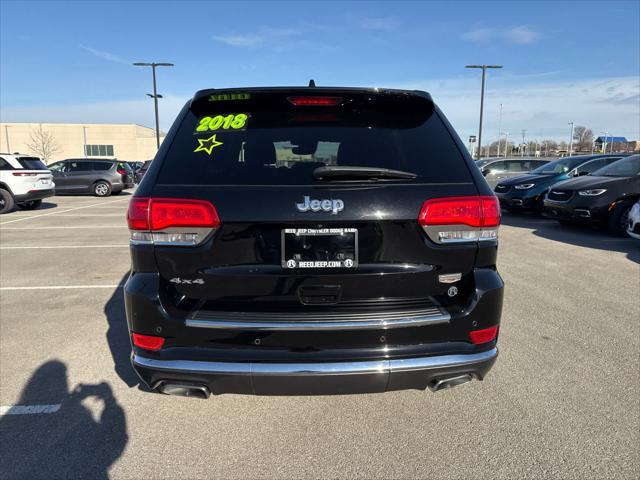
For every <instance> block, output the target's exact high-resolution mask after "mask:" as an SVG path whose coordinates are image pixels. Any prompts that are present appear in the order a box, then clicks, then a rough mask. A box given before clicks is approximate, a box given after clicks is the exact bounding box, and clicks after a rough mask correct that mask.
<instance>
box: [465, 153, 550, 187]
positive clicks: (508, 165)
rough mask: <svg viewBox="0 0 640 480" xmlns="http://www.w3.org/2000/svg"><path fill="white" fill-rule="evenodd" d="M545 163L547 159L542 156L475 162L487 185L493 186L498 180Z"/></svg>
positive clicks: (528, 170) (547, 161)
mask: <svg viewBox="0 0 640 480" xmlns="http://www.w3.org/2000/svg"><path fill="white" fill-rule="evenodd" d="M547 163H549V160H545V159H542V158H503V159H493V160H489V161H487V162H486V163H482V164H478V162H476V165H477V166H478V167H479V168H480V171H481V172H482V175H484V178H485V180H486V181H487V183H488V184H489V186H490V187H491V188H494V187H495V186H496V184H497V183H498V182H502V181H503V180H505V179H507V178H512V177H516V176H519V175H522V174H523V173H528V172H530V171H531V170H534V169H536V168H538V167H541V166H542V165H546V164H547Z"/></svg>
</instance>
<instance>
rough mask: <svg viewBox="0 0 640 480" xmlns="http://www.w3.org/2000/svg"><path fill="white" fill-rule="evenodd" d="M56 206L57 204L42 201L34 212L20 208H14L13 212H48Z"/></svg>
mask: <svg viewBox="0 0 640 480" xmlns="http://www.w3.org/2000/svg"><path fill="white" fill-rule="evenodd" d="M57 206H58V204H57V203H52V202H46V201H43V202H42V203H41V204H40V206H39V207H38V208H36V209H35V210H25V209H22V208H20V207H18V206H16V208H15V209H14V212H37V211H38V210H49V209H51V208H56V207H57Z"/></svg>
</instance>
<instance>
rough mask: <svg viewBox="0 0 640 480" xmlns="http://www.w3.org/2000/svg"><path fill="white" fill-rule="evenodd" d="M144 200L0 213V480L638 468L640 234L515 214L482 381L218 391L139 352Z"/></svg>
mask: <svg viewBox="0 0 640 480" xmlns="http://www.w3.org/2000/svg"><path fill="white" fill-rule="evenodd" d="M128 199H129V195H127V194H123V195H121V196H112V197H109V198H105V199H97V198H95V197H90V196H83V197H54V198H53V199H49V201H46V202H45V204H44V205H43V208H42V209H39V210H35V211H29V212H27V211H15V212H12V213H10V214H6V215H3V216H1V217H0V385H1V389H0V405H2V406H3V407H2V411H1V412H0V413H1V414H3V415H0V435H1V439H0V440H1V441H0V459H1V460H0V462H1V464H2V468H0V477H1V478H29V479H32V478H60V477H83V478H102V477H110V478H177V477H179V478H205V477H207V478H211V477H216V478H232V477H233V478H261V477H271V478H273V477H277V478H299V477H317V478H327V477H358V478H373V477H376V478H426V477H430V478H431V477H438V478H443V477H447V478H464V479H467V478H479V477H492V478H508V479H512V478H523V477H528V478H576V479H578V478H579V479H584V478H637V477H638V475H639V472H640V458H639V455H640V454H639V451H640V433H639V432H640V418H639V417H640V321H639V320H640V242H638V241H635V240H632V239H629V238H615V237H611V236H609V235H607V234H605V233H600V232H595V231H591V230H585V229H577V228H567V227H562V226H560V225H558V224H556V223H555V222H553V221H549V220H545V219H541V218H535V217H530V216H522V217H517V216H511V215H508V214H507V215H505V217H504V218H503V226H502V227H501V232H500V236H501V252H500V256H499V268H500V271H501V274H502V276H503V277H504V279H505V282H506V290H505V295H506V298H505V304H504V312H503V319H502V327H501V332H500V333H501V336H500V341H499V347H500V351H501V353H500V357H499V359H498V362H497V364H496V366H495V367H494V369H493V370H492V372H491V373H490V374H489V376H488V377H487V379H486V380H485V381H484V382H473V383H471V384H469V385H467V386H464V387H461V388H458V389H453V390H447V391H442V392H439V393H437V394H432V393H430V392H418V391H406V392H393V393H385V394H374V395H354V396H323V397H251V396H238V395H223V396H220V397H212V398H211V399H209V400H207V401H203V400H196V399H189V398H183V397H170V396H163V395H157V394H152V393H149V392H146V391H144V389H141V388H139V387H138V380H137V377H136V375H135V374H134V372H133V370H132V369H131V367H130V364H129V342H128V336H127V329H126V320H125V315H124V304H123V300H122V288H121V286H122V284H123V283H124V281H125V279H126V276H127V272H128V269H129V253H128V231H127V227H126V221H125V217H124V214H125V210H126V206H127V202H128ZM15 405H18V406H21V407H15V408H14V409H13V410H10V409H8V408H7V407H10V406H15ZM17 413H20V414H17Z"/></svg>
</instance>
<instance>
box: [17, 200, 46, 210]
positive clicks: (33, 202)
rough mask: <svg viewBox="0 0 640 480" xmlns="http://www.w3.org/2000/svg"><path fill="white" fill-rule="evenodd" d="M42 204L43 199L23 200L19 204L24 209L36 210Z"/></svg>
mask: <svg viewBox="0 0 640 480" xmlns="http://www.w3.org/2000/svg"><path fill="white" fill-rule="evenodd" d="M40 205H42V200H29V201H28V202H22V203H19V204H18V207H20V208H21V209H23V210H35V209H36V208H38V207H39V206H40Z"/></svg>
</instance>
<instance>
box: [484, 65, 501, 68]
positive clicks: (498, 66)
mask: <svg viewBox="0 0 640 480" xmlns="http://www.w3.org/2000/svg"><path fill="white" fill-rule="evenodd" d="M485 68H502V65H485Z"/></svg>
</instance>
